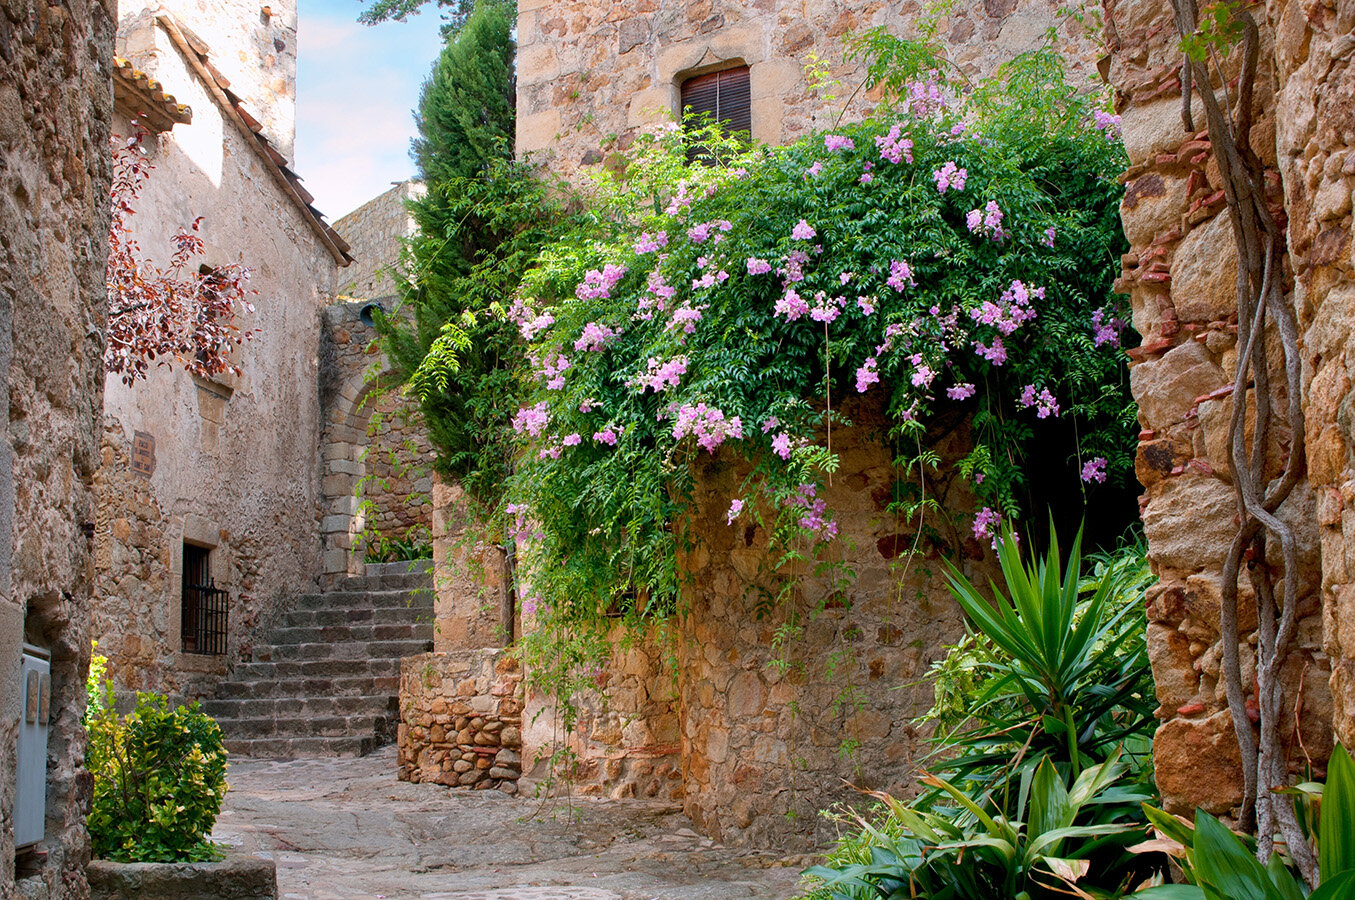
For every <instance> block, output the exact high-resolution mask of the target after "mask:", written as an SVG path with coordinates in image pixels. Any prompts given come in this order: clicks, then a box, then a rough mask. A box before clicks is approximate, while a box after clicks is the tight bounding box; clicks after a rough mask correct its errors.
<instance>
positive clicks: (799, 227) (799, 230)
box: [790, 219, 818, 241]
mask: <svg viewBox="0 0 1355 900" xmlns="http://www.w3.org/2000/svg"><path fill="white" fill-rule="evenodd" d="M817 234H818V232H817V231H815V230H814V229H813V228H812V227H811V226H810V224H809V223H808V222H806V221H805V220H804V219H801V220H800V221H799V222H796V223H795V227H794V228H792V229H791V231H790V236H791V237H792V238H794V239H795V240H797V241H807V240H810V239H811V238H813V237H814V236H815V235H817Z"/></svg>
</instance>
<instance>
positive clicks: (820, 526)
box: [788, 484, 837, 541]
mask: <svg viewBox="0 0 1355 900" xmlns="http://www.w3.org/2000/svg"><path fill="white" fill-rule="evenodd" d="M818 492H819V489H818V487H817V486H816V485H812V484H802V485H800V486H799V487H797V488H796V489H795V493H793V494H791V496H790V500H789V501H788V505H789V506H791V507H793V508H797V509H800V510H802V511H803V512H801V514H800V519H799V522H798V524H799V526H800V527H801V528H803V529H804V530H805V531H808V532H811V533H813V534H815V535H817V536H818V537H819V539H820V540H825V541H830V540H832V539H833V538H835V537H837V522H836V521H834V520H833V519H832V518H831V517H829V516H828V515H827V512H828V501H827V500H825V499H824V498H822V497H820V496H818Z"/></svg>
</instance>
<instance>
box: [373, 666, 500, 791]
mask: <svg viewBox="0 0 1355 900" xmlns="http://www.w3.org/2000/svg"><path fill="white" fill-rule="evenodd" d="M397 743H398V754H399V766H400V769H399V778H400V780H401V781H412V782H416V783H421V782H431V783H434V784H445V785H448V786H453V787H463V788H473V789H474V790H487V789H490V788H498V789H499V790H501V791H503V792H504V793H508V794H515V793H517V790H518V779H519V778H520V777H521V775H522V675H521V672H520V670H519V667H518V662H517V660H516V659H515V658H514V657H513V656H512V655H511V654H509V653H506V652H504V651H502V650H493V649H489V650H454V651H449V652H445V653H437V652H434V653H424V654H421V655H419V656H410V657H406V658H405V659H404V660H403V661H402V662H401V664H400V726H399V730H398V733H397Z"/></svg>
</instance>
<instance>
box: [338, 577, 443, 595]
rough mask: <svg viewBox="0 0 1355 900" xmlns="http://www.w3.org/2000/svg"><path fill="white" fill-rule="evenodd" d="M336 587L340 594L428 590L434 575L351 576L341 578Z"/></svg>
mask: <svg viewBox="0 0 1355 900" xmlns="http://www.w3.org/2000/svg"><path fill="white" fill-rule="evenodd" d="M336 587H337V589H338V591H339V592H344V591H360V592H367V591H398V590H412V589H415V588H425V589H427V588H432V587H433V574H432V573H431V572H407V573H404V574H399V575H349V576H348V577H346V578H340V579H339V583H338V584H337V585H336Z"/></svg>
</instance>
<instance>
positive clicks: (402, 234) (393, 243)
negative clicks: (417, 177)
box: [334, 181, 425, 309]
mask: <svg viewBox="0 0 1355 900" xmlns="http://www.w3.org/2000/svg"><path fill="white" fill-rule="evenodd" d="M424 192H425V188H424V186H423V184H422V183H421V182H418V181H402V182H400V183H399V184H397V185H395V186H394V187H392V188H391V189H390V190H388V191H386V192H385V193H384V194H381V195H379V196H376V197H373V198H372V199H371V200H368V201H367V202H366V203H364V204H362V205H361V206H359V207H358V208H357V209H355V210H353V211H352V212H351V213H349V214H348V215H346V216H344V217H343V218H341V219H339V220H337V221H336V222H335V223H334V230H335V231H337V232H338V233H339V234H341V235H343V236H344V239H345V240H347V241H348V243H349V245H350V246H351V247H352V248H353V256H354V262H353V264H352V265H351V266H349V267H348V268H347V269H345V270H344V274H343V277H342V278H340V279H339V291H338V295H339V296H340V297H344V298H348V299H352V300H376V299H378V298H382V297H390V296H392V295H393V294H394V293H395V281H394V279H392V278H391V275H390V272H389V271H388V270H389V268H390V267H391V266H392V265H394V264H395V262H396V261H397V260H399V258H400V248H401V247H402V246H403V243H402V242H403V241H404V240H405V239H407V238H410V237H413V236H414V231H415V225H414V217H413V216H411V215H410V214H409V211H408V210H406V209H405V202H406V201H409V200H416V199H418V198H419V197H422V196H423V195H424ZM385 305H386V307H387V309H389V308H391V304H390V303H387V304H385Z"/></svg>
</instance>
